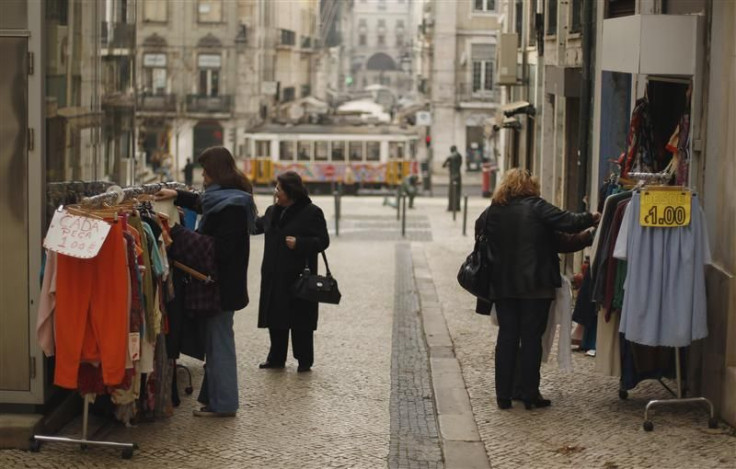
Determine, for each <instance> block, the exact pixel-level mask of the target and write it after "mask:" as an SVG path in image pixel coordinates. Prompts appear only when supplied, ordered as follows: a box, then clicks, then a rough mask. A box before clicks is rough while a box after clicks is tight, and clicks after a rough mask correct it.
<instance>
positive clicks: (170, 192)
mask: <svg viewBox="0 0 736 469" xmlns="http://www.w3.org/2000/svg"><path fill="white" fill-rule="evenodd" d="M153 197H155V198H156V200H171V199H175V198H176V191H175V190H174V189H161V190H160V191H158V192H156V193H155V194H153Z"/></svg>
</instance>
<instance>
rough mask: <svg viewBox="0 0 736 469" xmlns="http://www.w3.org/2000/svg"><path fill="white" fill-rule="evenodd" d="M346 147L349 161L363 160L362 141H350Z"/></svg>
mask: <svg viewBox="0 0 736 469" xmlns="http://www.w3.org/2000/svg"><path fill="white" fill-rule="evenodd" d="M348 148H349V152H348V153H349V154H350V161H363V142H350V144H349V145H348Z"/></svg>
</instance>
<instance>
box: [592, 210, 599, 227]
mask: <svg viewBox="0 0 736 469" xmlns="http://www.w3.org/2000/svg"><path fill="white" fill-rule="evenodd" d="M600 221H601V214H600V212H594V213H593V224H594V225H595V226H598V223H599V222H600Z"/></svg>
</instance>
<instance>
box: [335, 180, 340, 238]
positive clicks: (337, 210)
mask: <svg viewBox="0 0 736 469" xmlns="http://www.w3.org/2000/svg"><path fill="white" fill-rule="evenodd" d="M334 195H335V236H340V203H341V200H340V197H341V195H340V191H339V190H336V191H335V192H334Z"/></svg>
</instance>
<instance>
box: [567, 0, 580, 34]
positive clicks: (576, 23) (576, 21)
mask: <svg viewBox="0 0 736 469" xmlns="http://www.w3.org/2000/svg"><path fill="white" fill-rule="evenodd" d="M571 3H572V5H571V6H570V16H571V17H570V33H573V34H574V33H579V32H580V30H581V29H582V25H583V18H582V16H583V0H572V2H571Z"/></svg>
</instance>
